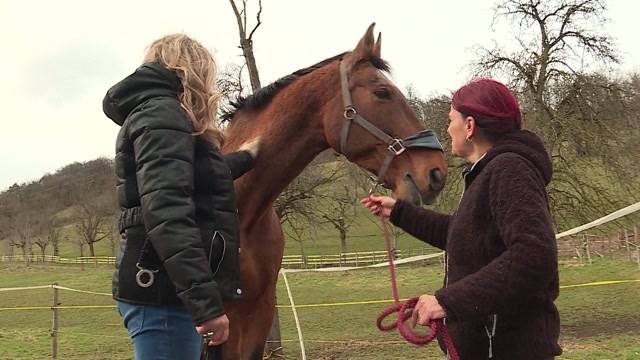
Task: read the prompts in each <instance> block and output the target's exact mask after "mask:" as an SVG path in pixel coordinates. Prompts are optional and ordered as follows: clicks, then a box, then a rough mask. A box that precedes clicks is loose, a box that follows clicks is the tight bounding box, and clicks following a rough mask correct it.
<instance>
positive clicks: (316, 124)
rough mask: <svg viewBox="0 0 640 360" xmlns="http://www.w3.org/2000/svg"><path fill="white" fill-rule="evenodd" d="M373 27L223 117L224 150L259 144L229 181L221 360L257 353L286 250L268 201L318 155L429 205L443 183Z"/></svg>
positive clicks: (436, 153) (248, 358)
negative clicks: (234, 264)
mask: <svg viewBox="0 0 640 360" xmlns="http://www.w3.org/2000/svg"><path fill="white" fill-rule="evenodd" d="M374 25H375V24H371V26H369V28H368V29H367V31H366V33H365V35H364V36H363V37H362V38H361V39H360V40H359V42H358V44H357V45H356V47H355V48H354V49H353V50H352V51H350V52H345V53H342V54H340V55H337V56H334V57H331V58H328V59H326V60H324V61H321V62H319V63H317V64H315V65H313V66H310V67H307V68H305V69H301V70H298V71H296V72H294V73H292V74H290V75H288V76H285V77H283V78H281V79H279V80H277V81H275V82H274V83H272V84H270V85H268V86H266V87H264V88H262V89H260V90H258V91H257V92H256V93H254V94H253V95H251V96H249V97H247V98H241V99H239V101H237V102H235V103H234V104H233V106H234V109H232V110H231V111H230V112H228V113H227V114H226V117H227V119H228V120H229V125H228V126H227V129H226V137H227V139H226V142H225V145H224V146H223V152H231V151H234V150H237V149H238V147H239V146H240V144H242V143H244V142H246V141H248V140H251V139H254V138H256V137H258V136H259V137H260V139H261V140H260V142H261V145H260V151H259V154H258V156H257V158H256V159H255V166H254V168H253V169H252V170H251V171H249V172H248V173H246V174H245V175H244V176H242V177H241V178H240V179H238V180H236V181H235V189H236V201H237V206H238V214H239V217H240V247H241V252H240V269H241V283H242V289H241V290H242V299H241V300H233V301H229V302H227V303H225V305H224V306H225V310H226V311H227V315H228V317H229V321H230V335H229V340H228V341H227V342H226V343H225V344H224V346H223V348H222V357H223V358H224V359H229V360H230V359H234V360H237V359H243V360H258V359H262V356H263V351H264V346H265V342H266V339H267V337H268V334H269V331H270V328H271V324H272V321H273V316H274V312H275V305H276V304H275V292H276V282H277V278H278V272H279V269H280V265H281V261H282V255H283V251H284V236H283V231H282V227H281V224H280V221H279V219H278V217H277V216H276V213H275V211H274V208H273V203H274V201H275V200H276V198H277V197H278V195H279V194H280V193H281V191H282V190H283V189H284V188H285V187H286V186H287V185H288V184H289V183H290V182H291V181H292V180H293V179H294V178H295V177H296V176H297V175H298V174H299V173H300V172H301V171H302V170H303V169H304V168H305V166H306V165H307V164H309V163H310V162H311V161H312V160H313V159H314V157H315V156H316V155H318V154H319V153H320V152H322V151H323V150H325V149H328V148H333V150H334V151H336V152H338V153H340V154H342V155H343V156H345V157H346V158H347V160H349V161H350V162H353V163H355V164H357V165H358V166H359V167H361V168H363V169H365V170H367V171H369V172H371V173H374V174H377V176H378V182H379V183H380V184H381V185H383V186H385V187H387V188H389V189H391V190H392V191H393V193H394V195H395V196H396V197H397V198H400V199H405V200H407V201H411V202H413V203H417V204H421V203H422V202H427V203H429V202H431V201H433V200H434V198H435V196H436V195H437V193H438V192H439V191H440V189H442V187H443V186H444V182H445V181H446V175H447V167H446V162H445V158H444V155H443V152H442V148H441V147H439V145H440V144H439V143H438V141H437V138H435V136H434V134H432V133H429V132H430V130H425V129H424V126H423V125H422V124H421V122H420V121H419V120H418V118H417V117H416V115H415V113H414V112H413V110H412V109H411V107H410V106H409V104H408V102H407V100H406V98H405V97H404V96H403V94H402V93H401V92H400V91H399V90H398V88H397V87H396V86H394V85H393V83H392V82H391V81H390V80H389V78H388V77H387V76H386V75H385V73H388V72H389V65H388V64H387V62H385V61H384V60H382V58H381V57H380V52H381V51H380V50H381V34H379V35H378V38H377V40H374V35H373V28H374ZM414 134H418V135H414ZM412 135H413V136H412Z"/></svg>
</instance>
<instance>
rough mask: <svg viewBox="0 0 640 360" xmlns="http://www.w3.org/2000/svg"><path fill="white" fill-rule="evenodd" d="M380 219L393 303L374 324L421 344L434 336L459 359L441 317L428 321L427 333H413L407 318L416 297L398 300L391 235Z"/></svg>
mask: <svg viewBox="0 0 640 360" xmlns="http://www.w3.org/2000/svg"><path fill="white" fill-rule="evenodd" d="M380 221H381V224H382V232H383V234H384V239H385V242H386V244H387V258H388V259H389V277H390V279H391V293H392V294H393V303H394V304H393V305H391V306H389V307H387V308H385V309H384V310H383V311H382V313H381V314H380V315H379V316H378V319H377V321H376V325H377V326H378V329H380V330H381V331H391V330H393V329H395V328H398V332H399V333H400V335H401V336H402V337H403V338H404V339H405V340H407V341H408V342H409V343H411V344H414V345H418V346H423V345H426V344H428V343H430V342H431V341H432V340H433V339H434V338H436V337H437V338H438V340H440V341H441V342H442V343H444V345H445V348H446V349H447V355H448V356H449V359H450V360H459V359H460V358H459V357H458V352H457V351H456V348H455V346H454V345H453V341H452V340H451V336H449V333H448V332H447V328H446V327H445V326H444V323H443V321H442V319H438V320H431V321H430V322H429V327H430V329H431V331H430V332H429V334H427V335H421V334H418V333H415V332H414V331H413V330H412V329H411V328H410V327H409V326H408V325H407V324H406V322H407V320H409V319H410V318H411V315H412V313H413V309H414V307H415V306H416V304H417V303H418V298H417V297H414V298H411V299H409V300H407V301H406V302H405V303H402V302H400V299H399V297H398V284H397V281H396V272H395V265H394V263H393V251H392V249H391V237H390V236H389V227H388V225H387V222H386V220H385V219H384V218H383V217H380ZM393 313H398V317H397V319H396V321H395V322H393V323H391V324H389V325H384V324H383V321H384V319H385V318H386V317H387V316H389V315H390V314H393Z"/></svg>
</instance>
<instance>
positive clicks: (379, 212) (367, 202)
mask: <svg viewBox="0 0 640 360" xmlns="http://www.w3.org/2000/svg"><path fill="white" fill-rule="evenodd" d="M360 202H361V203H362V205H364V207H366V208H367V209H369V211H371V214H373V215H376V216H380V217H382V218H389V216H391V209H393V206H394V205H395V204H396V200H395V199H393V198H390V197H388V196H377V195H369V196H367V197H365V198H364V199H362V200H360Z"/></svg>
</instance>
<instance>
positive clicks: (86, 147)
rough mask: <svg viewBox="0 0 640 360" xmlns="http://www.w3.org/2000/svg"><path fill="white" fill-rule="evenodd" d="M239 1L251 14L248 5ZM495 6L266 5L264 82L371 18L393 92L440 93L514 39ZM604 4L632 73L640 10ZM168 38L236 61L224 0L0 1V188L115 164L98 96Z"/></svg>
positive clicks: (297, 0)
mask: <svg viewBox="0 0 640 360" xmlns="http://www.w3.org/2000/svg"><path fill="white" fill-rule="evenodd" d="M236 1H237V2H240V1H239V0H236ZM248 2H249V5H250V6H251V5H254V7H253V8H252V7H250V8H249V13H250V14H255V4H257V0H248ZM494 6H495V1H494V0H446V1H431V0H413V1H409V0H395V1H378V0H350V1H346V0H323V1H308V0H263V12H262V25H261V26H260V28H259V29H258V30H257V31H256V33H255V35H254V46H255V49H254V51H255V55H256V59H257V63H258V68H259V71H260V76H261V82H262V84H263V85H266V84H268V83H270V82H272V81H274V80H276V79H278V78H279V77H282V76H284V75H287V74H289V73H291V72H293V71H295V70H297V69H299V68H303V67H306V66H309V65H312V64H314V63H316V62H318V61H320V60H323V59H325V58H328V57H330V56H333V55H336V54H338V53H341V52H343V51H347V50H351V49H352V48H353V47H354V46H355V45H356V43H357V42H358V40H359V39H360V37H362V35H363V34H364V32H365V30H366V29H367V27H368V26H369V24H370V23H372V22H375V23H376V29H375V30H376V34H377V32H382V56H383V58H385V59H386V60H388V61H389V62H390V63H391V66H392V68H393V70H392V73H391V78H392V79H393V80H394V81H395V83H396V85H397V86H398V87H400V88H401V89H404V88H406V86H408V85H410V84H411V85H412V87H413V88H414V89H415V91H416V92H417V93H418V95H420V96H423V97H427V96H431V95H436V94H449V93H450V92H451V91H452V90H455V89H456V88H457V87H459V86H460V85H462V84H464V82H466V81H468V80H469V79H470V76H471V70H470V67H469V65H470V64H471V63H472V62H473V61H474V60H475V59H477V55H476V51H475V49H476V47H477V46H486V47H492V46H493V44H500V46H504V47H507V48H508V47H509V46H511V45H513V44H514V42H513V40H512V38H511V36H512V29H513V28H512V27H510V25H509V24H508V23H499V24H497V25H494V26H493V27H492V20H493V9H494ZM608 7H609V8H608V12H607V17H608V18H609V19H610V22H609V23H608V24H606V26H605V27H604V28H603V29H602V32H603V33H608V34H610V35H611V36H612V37H613V38H614V40H615V41H616V45H617V49H618V51H619V54H620V55H621V57H622V63H621V64H620V65H619V66H617V67H616V71H618V72H619V73H621V74H622V73H626V72H630V71H635V72H640V42H638V41H637V34H638V28H637V14H638V13H639V11H640V3H638V2H637V1H635V0H610V1H609V2H608ZM253 20H254V18H253V16H249V21H250V25H251V24H253V23H254V22H253ZM175 32H184V33H186V34H188V35H190V36H192V37H194V38H196V39H197V40H199V41H200V42H202V43H203V44H204V45H205V46H206V47H207V48H209V49H210V50H211V51H212V53H213V54H214V57H215V58H216V61H217V62H218V64H219V67H220V68H224V67H225V65H226V64H231V63H237V64H240V63H242V61H243V59H242V57H241V51H240V49H239V48H238V43H239V40H238V29H237V25H236V21H235V17H234V15H233V12H232V9H231V6H230V4H229V2H228V0H208V1H194V0H181V1H179V2H178V1H171V2H170V1H161V0H155V1H146V0H145V1H142V0H136V1H132V0H110V1H80V0H77V1H71V0H58V1H34V0H0V39H1V41H2V44H3V46H2V50H1V51H0V68H1V69H2V71H3V74H2V82H1V86H0V105H1V109H2V110H3V114H2V116H1V117H0V118H1V119H2V120H1V121H2V128H1V130H0V169H1V170H0V191H3V190H5V189H6V188H8V187H9V186H10V185H12V184H14V183H24V182H28V181H33V180H37V179H39V178H40V177H41V176H42V175H44V174H46V173H53V172H55V171H56V170H58V169H60V168H62V167H63V166H65V165H67V164H70V163H73V162H76V161H80V162H82V161H88V160H92V159H95V158H97V157H100V156H106V157H113V156H114V155H115V139H116V135H117V133H118V129H119V127H118V126H116V125H115V124H114V123H112V122H111V121H110V120H109V119H108V118H107V117H106V116H105V115H104V114H103V112H102V105H101V104H102V98H103V97H104V94H105V92H106V91H107V90H108V89H109V87H111V86H112V85H113V84H115V83H116V82H118V81H119V80H121V79H122V78H124V77H125V76H127V75H128V74H130V73H131V72H133V70H135V68H136V67H137V66H138V65H140V63H141V61H142V56H143V53H144V49H145V47H146V46H147V45H148V44H149V43H150V42H151V41H153V40H155V39H156V38H159V37H161V36H163V35H166V34H169V33H175Z"/></svg>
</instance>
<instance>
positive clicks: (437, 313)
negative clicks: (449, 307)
mask: <svg viewBox="0 0 640 360" xmlns="http://www.w3.org/2000/svg"><path fill="white" fill-rule="evenodd" d="M445 316H446V314H445V312H444V309H443V308H442V306H440V303H439V302H438V299H436V297H435V296H433V295H422V296H420V298H419V299H418V303H417V304H416V307H415V308H414V309H413V316H412V318H413V327H415V326H416V323H418V324H420V325H422V326H427V325H429V322H430V321H431V320H437V319H442V318H444V317H445Z"/></svg>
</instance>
